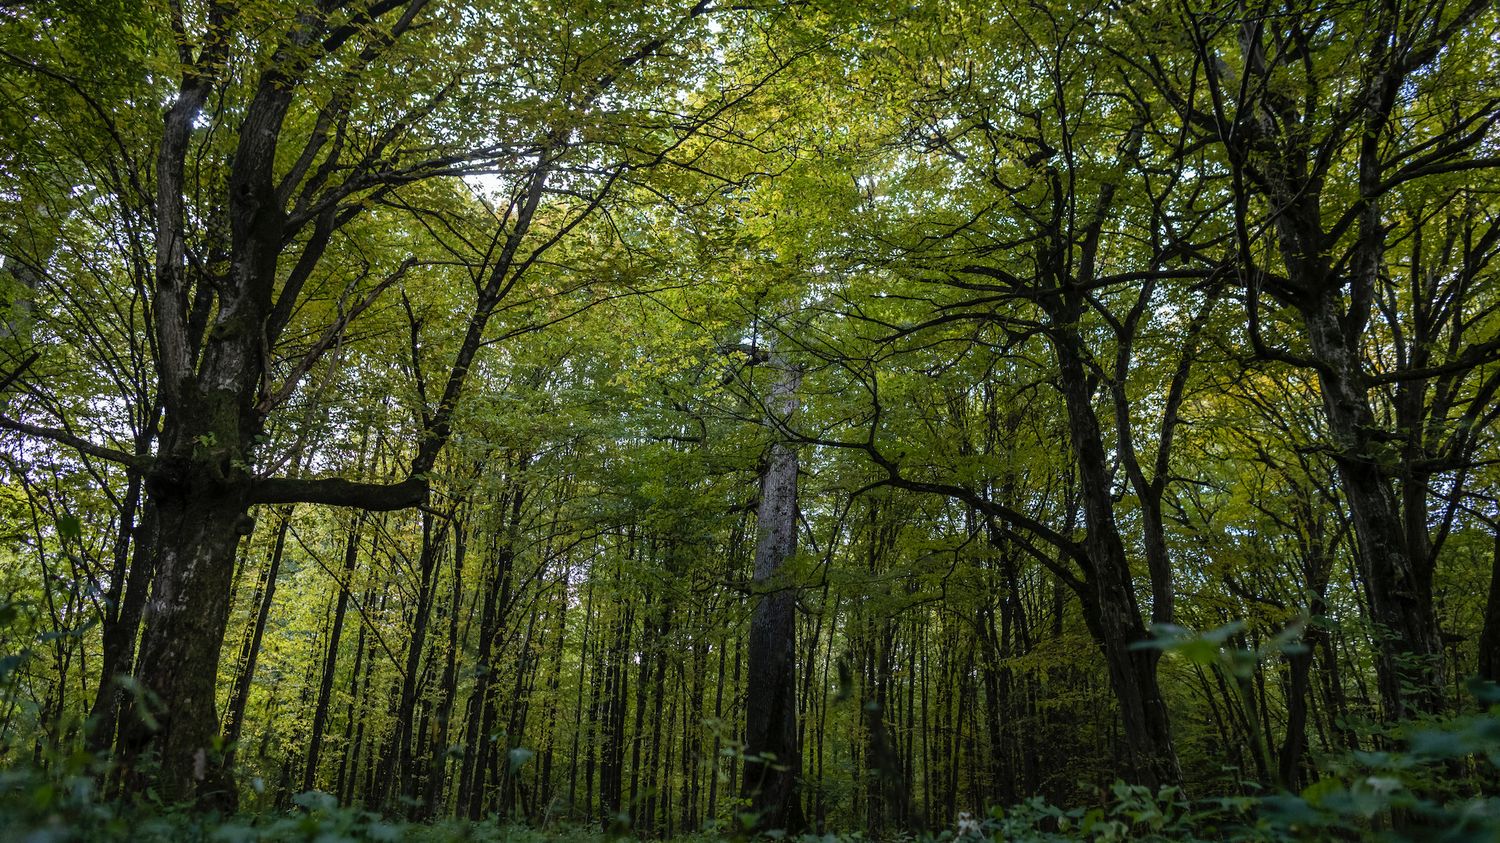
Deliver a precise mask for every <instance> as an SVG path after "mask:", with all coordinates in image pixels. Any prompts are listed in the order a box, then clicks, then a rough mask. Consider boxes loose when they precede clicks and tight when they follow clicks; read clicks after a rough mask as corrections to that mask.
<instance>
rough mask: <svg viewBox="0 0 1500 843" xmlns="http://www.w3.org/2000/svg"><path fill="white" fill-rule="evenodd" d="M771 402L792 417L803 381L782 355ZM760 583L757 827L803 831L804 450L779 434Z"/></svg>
mask: <svg viewBox="0 0 1500 843" xmlns="http://www.w3.org/2000/svg"><path fill="white" fill-rule="evenodd" d="M777 363H778V368H779V369H780V373H779V377H778V379H777V382H776V384H775V386H774V387H773V388H772V392H771V400H770V406H771V407H773V408H774V410H775V411H776V412H779V413H781V414H783V415H784V416H790V415H791V414H792V413H793V412H794V411H795V410H796V406H797V388H798V386H799V385H800V383H801V380H802V373H801V371H800V370H799V369H798V368H796V367H795V366H791V365H788V364H786V363H785V362H784V361H777ZM757 522H758V523H757V527H756V543H755V573H754V577H753V580H752V582H753V584H754V588H755V591H756V593H757V594H758V595H759V600H758V602H757V603H756V604H755V608H754V610H753V612H752V613H751V616H750V652H749V692H748V696H747V697H746V702H745V705H746V715H747V718H748V719H747V721H746V729H745V782H744V788H745V789H744V793H745V796H746V797H748V798H749V800H750V810H751V812H752V813H753V814H754V815H755V826H756V828H757V829H762V830H765V829H783V830H786V831H788V832H791V833H796V832H800V831H801V830H802V829H803V828H804V827H805V826H806V820H805V819H804V818H803V816H802V803H801V800H800V799H799V798H798V795H797V779H798V778H799V777H800V775H801V772H802V753H801V748H800V747H799V746H798V745H797V681H796V621H797V617H796V601H797V594H796V591H795V590H794V589H793V588H791V587H790V585H789V584H788V583H787V582H785V577H784V574H783V570H782V566H783V564H784V563H785V562H786V560H787V559H788V558H789V557H791V556H792V555H793V554H795V553H796V552H797V452H796V451H795V450H793V449H792V447H791V446H790V445H789V444H787V443H786V442H784V441H781V437H780V436H779V435H778V436H777V441H776V442H775V444H773V445H772V446H771V454H770V459H769V460H768V462H767V465H766V469H765V474H764V475H763V476H762V478H761V495H760V509H759V513H758V518H757Z"/></svg>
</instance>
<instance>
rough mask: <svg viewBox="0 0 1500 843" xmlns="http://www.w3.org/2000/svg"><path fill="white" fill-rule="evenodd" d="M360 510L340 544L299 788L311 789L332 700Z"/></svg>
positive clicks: (356, 553)
mask: <svg viewBox="0 0 1500 843" xmlns="http://www.w3.org/2000/svg"><path fill="white" fill-rule="evenodd" d="M364 520H365V518H364V513H360V514H359V515H356V516H355V517H354V523H353V524H351V525H350V526H349V538H348V541H347V543H346V544H345V545H344V569H343V577H342V579H341V580H340V581H339V597H338V602H337V603H336V604H335V605H334V608H333V623H332V624H331V625H330V626H329V630H328V655H327V658H325V659H324V660H323V678H322V681H321V682H319V683H318V703H317V706H316V707H315V708H314V709H313V722H312V732H311V733H310V735H309V736H308V741H307V766H306V768H304V769H303V771H302V789H303V790H304V791H308V790H312V789H313V787H314V785H316V784H317V779H318V757H319V755H320V754H321V752H322V749H323V732H324V731H325V729H326V728H327V726H328V705H329V702H330V701H331V700H332V699H333V680H334V674H335V673H336V672H337V668H338V662H339V638H340V637H341V636H342V634H343V631H344V614H345V613H346V612H347V611H348V610H349V586H350V584H351V581H352V580H353V579H354V569H355V565H356V564H357V563H358V562H359V528H360V527H361V526H362V525H363V524H364Z"/></svg>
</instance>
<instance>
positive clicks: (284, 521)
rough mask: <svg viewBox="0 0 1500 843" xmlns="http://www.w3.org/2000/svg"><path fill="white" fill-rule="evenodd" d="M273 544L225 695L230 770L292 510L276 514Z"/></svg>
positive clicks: (279, 571) (243, 721)
mask: <svg viewBox="0 0 1500 843" xmlns="http://www.w3.org/2000/svg"><path fill="white" fill-rule="evenodd" d="M277 518H278V520H277V523H276V540H275V543H274V544H273V545H272V547H271V559H270V561H269V562H267V563H266V570H265V573H264V574H262V575H261V585H260V588H258V589H257V591H256V593H257V596H258V597H259V598H260V600H259V601H258V602H257V603H256V604H255V607H254V608H255V616H254V620H253V621H252V625H251V628H250V634H249V635H247V636H246V637H245V642H244V646H243V647H242V648H241V650H240V672H239V676H237V677H236V678H235V683H234V689H233V691H231V692H230V695H229V706H228V709H229V710H228V711H227V712H226V714H225V720H224V745H225V746H226V747H228V749H227V750H226V752H225V757H224V765H225V767H228V768H232V766H233V764H234V755H235V752H236V744H238V743H239V740H240V732H241V730H242V729H243V728H244V725H245V706H246V704H248V703H249V701H250V688H251V686H252V685H253V684H254V682H255V666H256V663H257V662H258V661H259V660H260V647H261V642H262V641H263V640H264V638H265V634H266V621H267V620H268V619H269V618H270V616H271V606H272V605H273V604H274V602H275V600H276V580H277V577H278V576H279V574H280V573H281V560H282V557H283V555H284V554H285V552H286V537H287V532H288V531H289V530H290V529H291V524H292V510H291V509H290V508H286V509H282V510H281V511H280V512H278V513H277Z"/></svg>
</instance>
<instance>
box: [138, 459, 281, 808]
mask: <svg viewBox="0 0 1500 843" xmlns="http://www.w3.org/2000/svg"><path fill="white" fill-rule="evenodd" d="M229 471H230V472H236V471H237V469H234V468H230V469H229ZM156 484H157V485H158V488H157V489H156V490H155V492H154V499H155V506H156V513H157V518H158V523H159V525H160V528H159V532H158V537H157V557H156V576H155V577H154V579H153V582H152V589H151V598H150V601H149V603H148V605H147V608H146V619H145V631H144V633H143V635H142V637H141V655H140V670H139V672H138V679H139V680H140V682H141V685H142V686H143V688H144V691H145V692H147V693H149V694H150V695H152V697H154V699H150V703H154V704H155V705H157V706H158V711H157V713H156V715H155V720H156V723H155V724H152V723H149V722H147V721H145V720H144V719H141V718H132V719H131V720H130V721H129V722H128V724H127V725H126V727H125V728H124V729H123V730H122V739H121V749H122V750H124V752H123V757H124V758H125V759H126V760H127V763H129V764H131V766H132V767H133V769H134V770H135V771H136V772H137V774H140V773H142V772H143V771H144V770H145V769H146V768H147V766H148V765H146V764H144V763H143V762H146V761H147V760H148V759H149V760H150V761H151V762H152V763H154V764H155V765H156V766H157V768H158V770H159V772H158V773H157V775H156V778H155V781H156V783H157V786H158V788H159V793H160V794H161V797H162V798H163V799H164V800H166V801H168V802H175V801H179V800H185V799H191V798H197V799H198V800H199V801H200V802H203V803H204V804H206V805H210V806H214V807H220V808H225V809H230V808H233V807H234V805H235V804H236V794H235V791H234V787H233V783H232V780H231V779H230V777H229V775H228V770H227V769H225V767H224V766H223V765H222V764H221V763H220V758H219V757H218V750H217V749H216V748H215V747H216V744H217V739H218V737H219V717H218V713H217V712H216V711H215V705H214V683H215V682H216V681H217V677H218V672H219V649H220V645H221V642H223V640H224V630H225V627H226V625H227V624H228V621H229V608H230V607H229V601H230V596H231V594H230V580H231V578H232V577H233V574H234V559H235V547H236V545H237V544H238V543H239V540H240V538H241V537H242V536H243V535H245V534H247V533H248V532H249V531H250V525H251V523H252V522H251V521H250V519H249V518H248V517H247V516H246V515H245V511H246V503H247V501H246V495H247V492H248V488H249V484H248V483H247V482H243V480H242V481H241V482H228V483H226V482H222V481H221V480H218V479H215V478H213V477H211V476H207V475H206V473H204V474H200V473H199V472H196V471H189V472H184V474H183V476H181V477H180V478H175V479H173V480H161V479H158V480H157V481H156ZM153 726H154V728H153Z"/></svg>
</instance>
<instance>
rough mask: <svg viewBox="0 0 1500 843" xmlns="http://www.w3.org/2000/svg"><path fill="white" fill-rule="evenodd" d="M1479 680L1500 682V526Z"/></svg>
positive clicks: (1499, 526) (1499, 527)
mask: <svg viewBox="0 0 1500 843" xmlns="http://www.w3.org/2000/svg"><path fill="white" fill-rule="evenodd" d="M1479 678H1480V679H1486V680H1488V681H1490V682H1500V524H1496V525H1495V558H1494V564H1493V565H1491V567H1490V599H1489V602H1488V603H1487V604H1486V605H1485V608H1484V630H1483V631H1482V632H1480V633H1479Z"/></svg>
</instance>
